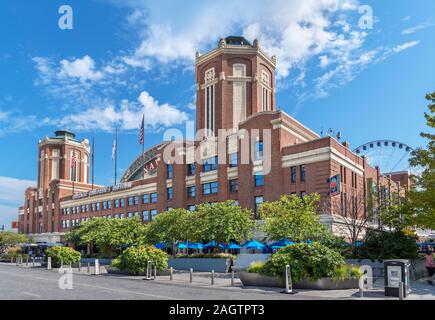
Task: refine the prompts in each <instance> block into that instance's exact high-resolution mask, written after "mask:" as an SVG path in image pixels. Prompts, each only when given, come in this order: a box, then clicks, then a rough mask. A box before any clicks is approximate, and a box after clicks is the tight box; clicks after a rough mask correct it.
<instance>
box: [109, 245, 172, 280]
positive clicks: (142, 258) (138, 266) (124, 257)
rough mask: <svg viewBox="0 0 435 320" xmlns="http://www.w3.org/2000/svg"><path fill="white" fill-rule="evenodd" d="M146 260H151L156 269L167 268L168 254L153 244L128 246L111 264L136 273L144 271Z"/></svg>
mask: <svg viewBox="0 0 435 320" xmlns="http://www.w3.org/2000/svg"><path fill="white" fill-rule="evenodd" d="M148 261H152V262H153V264H154V266H156V267H157V269H158V270H165V269H167V268H168V254H167V253H166V252H164V251H162V250H160V249H156V248H154V247H153V246H137V247H130V248H128V249H127V250H125V251H124V252H123V253H122V254H121V255H120V256H119V257H118V258H116V259H115V260H113V262H112V265H113V266H114V267H117V268H119V269H121V270H126V271H128V272H129V273H131V274H135V275H138V274H140V273H143V272H145V270H146V267H147V263H148Z"/></svg>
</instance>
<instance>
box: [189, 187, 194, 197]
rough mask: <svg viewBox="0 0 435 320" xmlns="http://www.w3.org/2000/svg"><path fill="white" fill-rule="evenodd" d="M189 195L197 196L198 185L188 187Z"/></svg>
mask: <svg viewBox="0 0 435 320" xmlns="http://www.w3.org/2000/svg"><path fill="white" fill-rule="evenodd" d="M187 197H188V198H195V197H196V187H187Z"/></svg>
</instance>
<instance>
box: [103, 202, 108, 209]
mask: <svg viewBox="0 0 435 320" xmlns="http://www.w3.org/2000/svg"><path fill="white" fill-rule="evenodd" d="M106 209H107V201H103V210H106Z"/></svg>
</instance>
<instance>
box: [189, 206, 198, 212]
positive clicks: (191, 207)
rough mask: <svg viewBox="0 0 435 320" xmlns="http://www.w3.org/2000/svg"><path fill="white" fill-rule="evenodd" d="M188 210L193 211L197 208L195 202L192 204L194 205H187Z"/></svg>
mask: <svg viewBox="0 0 435 320" xmlns="http://www.w3.org/2000/svg"><path fill="white" fill-rule="evenodd" d="M187 210H188V211H190V212H193V211H195V210H196V206H195V205H194V204H192V205H190V206H188V207H187Z"/></svg>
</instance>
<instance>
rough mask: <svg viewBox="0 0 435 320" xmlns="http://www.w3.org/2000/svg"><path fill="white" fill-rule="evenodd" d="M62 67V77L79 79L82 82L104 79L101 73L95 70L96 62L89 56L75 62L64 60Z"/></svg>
mask: <svg viewBox="0 0 435 320" xmlns="http://www.w3.org/2000/svg"><path fill="white" fill-rule="evenodd" d="M60 65H61V70H60V73H59V76H60V77H71V78H78V79H80V80H81V81H86V80H91V81H96V80H100V79H101V78H102V77H103V73H102V72H101V71H97V70H95V61H94V60H93V59H92V58H91V57H90V56H88V55H86V56H84V57H83V58H81V59H75V60H73V61H68V60H66V59H63V60H62V61H60Z"/></svg>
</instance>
